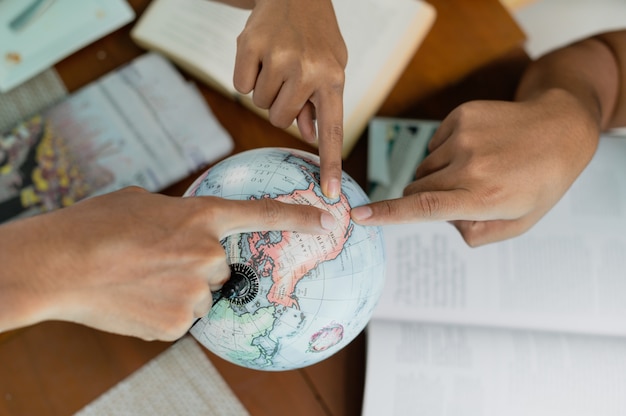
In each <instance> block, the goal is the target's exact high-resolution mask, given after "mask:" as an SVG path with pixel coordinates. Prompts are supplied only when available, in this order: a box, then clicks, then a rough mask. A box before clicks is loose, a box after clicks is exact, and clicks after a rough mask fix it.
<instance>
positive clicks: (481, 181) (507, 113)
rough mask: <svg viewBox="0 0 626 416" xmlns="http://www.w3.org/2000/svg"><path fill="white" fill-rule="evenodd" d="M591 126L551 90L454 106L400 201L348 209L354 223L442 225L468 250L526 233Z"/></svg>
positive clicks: (592, 136)
mask: <svg viewBox="0 0 626 416" xmlns="http://www.w3.org/2000/svg"><path fill="white" fill-rule="evenodd" d="M598 136H599V127H598V126H597V123H596V122H594V120H593V118H592V117H591V116H590V115H589V114H588V113H587V112H586V111H585V110H584V108H583V107H582V106H581V105H580V103H579V102H578V101H577V100H576V99H574V97H573V96H571V95H569V94H568V93H566V92H564V91H560V90H551V91H549V92H548V93H546V94H543V95H542V96H540V97H538V98H536V99H533V100H529V101H525V102H519V103H513V102H498V101H474V102H469V103H465V104H463V105H461V106H459V107H458V108H456V109H455V110H454V111H452V113H450V115H449V116H448V117H446V119H444V120H443V122H442V124H441V126H440V127H439V129H438V130H437V132H436V133H435V135H434V136H433V138H432V140H431V142H430V144H429V151H430V154H429V155H428V156H427V157H426V158H425V159H424V161H423V162H422V163H421V164H420V166H419V167H418V169H417V171H416V180H415V182H413V183H411V184H409V185H408V186H407V187H406V188H405V190H404V197H402V198H399V199H395V200H388V201H381V202H377V203H373V204H370V205H368V206H363V207H359V208H355V209H353V210H352V218H353V219H354V221H355V222H357V223H360V224H367V225H373V224H391V223H407V222H421V221H450V222H451V223H452V224H453V225H454V226H455V227H456V228H457V229H458V230H459V231H460V233H461V234H462V236H463V238H464V240H465V241H466V242H467V244H469V245H470V246H478V245H482V244H486V243H490V242H494V241H499V240H504V239H507V238H511V237H514V236H517V235H519V234H522V233H523V232H525V231H526V230H528V229H529V228H530V227H532V226H533V225H534V224H535V223H536V222H537V221H539V219H540V218H541V217H542V216H543V215H544V214H546V213H547V212H548V211H549V210H550V208H551V207H552V206H554V204H556V202H557V201H558V200H559V199H560V198H561V197H562V196H563V194H564V193H565V191H566V190H567V189H568V188H569V187H570V186H571V184H572V183H573V182H574V180H575V179H576V177H577V176H578V175H579V174H580V172H581V171H582V170H583V169H584V167H585V166H586V165H587V163H588V162H589V160H590V159H591V157H592V156H593V153H594V152H595V149H596V146H597V141H598Z"/></svg>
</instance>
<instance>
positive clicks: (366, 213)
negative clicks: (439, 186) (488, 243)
mask: <svg viewBox="0 0 626 416" xmlns="http://www.w3.org/2000/svg"><path fill="white" fill-rule="evenodd" d="M466 196H467V192H466V191H464V190H459V189H457V190H452V191H425V192H418V193H415V194H411V195H408V196H405V197H403V198H398V199H390V200H385V201H380V202H374V203H372V204H368V205H363V206H360V207H357V208H354V209H352V212H351V216H352V219H353V220H354V221H355V222H356V223H359V224H363V225H374V224H375V225H384V224H400V223H408V222H423V221H451V220H459V219H463V220H471V219H475V220H479V219H481V218H479V217H480V212H473V211H472V209H471V204H468V201H466V200H465V197H466Z"/></svg>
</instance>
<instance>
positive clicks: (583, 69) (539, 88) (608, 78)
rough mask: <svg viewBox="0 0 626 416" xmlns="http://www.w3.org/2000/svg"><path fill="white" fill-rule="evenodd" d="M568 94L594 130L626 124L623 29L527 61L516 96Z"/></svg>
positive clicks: (625, 41) (521, 98) (625, 39)
mask: <svg viewBox="0 0 626 416" xmlns="http://www.w3.org/2000/svg"><path fill="white" fill-rule="evenodd" d="M554 90H556V91H561V92H565V93H567V94H569V95H570V96H571V97H572V98H574V99H575V100H576V101H577V103H578V104H579V105H580V106H581V108H582V110H583V111H584V112H585V114H586V115H588V116H589V117H590V119H591V120H592V121H593V122H594V123H595V124H596V126H597V128H598V130H606V129H608V128H612V127H617V126H623V125H626V30H623V31H617V32H610V33H605V34H601V35H598V36H594V37H591V38H588V39H585V40H583V41H580V42H577V43H574V44H572V45H570V46H568V47H565V48H561V49H558V50H556V51H554V52H551V53H548V54H546V55H545V56H543V57H541V58H539V59H538V60H537V61H535V62H533V63H531V64H530V66H529V67H528V69H527V70H526V71H525V73H524V75H523V76H522V80H521V82H520V85H519V87H518V90H517V94H516V100H517V101H526V100H531V99H534V98H538V97H540V96H542V95H544V94H545V93H547V92H549V91H554Z"/></svg>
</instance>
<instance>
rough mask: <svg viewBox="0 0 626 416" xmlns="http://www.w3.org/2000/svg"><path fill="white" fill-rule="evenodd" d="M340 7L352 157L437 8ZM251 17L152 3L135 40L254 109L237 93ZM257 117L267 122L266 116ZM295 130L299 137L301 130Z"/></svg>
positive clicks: (343, 2)
mask: <svg viewBox="0 0 626 416" xmlns="http://www.w3.org/2000/svg"><path fill="white" fill-rule="evenodd" d="M333 6H334V9H335V14H336V16H337V22H338V24H339V28H340V30H341V33H342V36H343V38H344V41H345V43H346V47H347V49H348V64H347V67H346V70H345V78H346V83H345V87H344V120H345V122H344V150H343V156H344V157H345V156H347V154H348V153H349V151H350V150H351V149H352V147H353V146H354V144H355V143H356V141H357V139H358V138H359V137H360V135H361V133H362V132H363V130H364V129H365V127H366V126H367V123H368V121H369V119H370V118H371V117H372V116H373V115H374V113H375V112H376V110H378V108H379V107H380V105H381V104H382V101H383V100H384V98H385V97H386V96H387V94H388V93H389V91H390V90H391V88H392V87H393V85H394V83H395V82H396V81H397V79H398V77H399V76H400V75H401V73H402V71H403V70H404V68H405V67H406V65H407V64H408V62H409V60H410V59H411V58H412V57H413V55H414V54H415V51H416V50H417V47H418V46H419V44H420V43H421V41H422V40H423V38H424V37H425V35H426V33H427V32H428V30H429V29H430V27H431V25H432V23H433V21H434V19H435V9H434V8H433V7H432V6H431V5H430V4H428V3H426V2H424V1H422V0H394V1H393V2H389V1H387V0H359V1H348V0H335V1H333ZM249 13H250V12H249V11H247V10H241V9H236V8H233V7H230V6H227V5H224V4H220V3H218V2H212V1H208V0H153V1H152V3H151V4H150V7H149V8H148V9H147V10H146V12H145V13H144V14H143V16H142V17H141V18H140V19H139V22H138V23H137V24H136V25H135V27H134V28H133V30H132V32H131V35H132V37H133V39H134V40H135V41H136V42H137V43H138V44H139V45H141V46H143V47H145V48H149V49H153V50H157V51H160V52H161V53H163V54H165V55H166V56H168V57H169V58H171V59H172V60H173V61H174V62H176V63H177V64H178V65H179V66H181V67H182V68H184V69H186V70H187V71H189V72H190V73H191V74H192V75H194V76H196V77H198V78H199V79H202V80H203V81H204V82H206V83H208V84H209V85H211V86H212V87H213V88H216V89H218V90H219V91H222V92H223V93H226V94H227V95H230V96H232V97H237V98H239V99H242V102H243V103H244V104H245V105H247V106H249V107H251V108H252V109H254V107H252V106H251V105H250V100H249V97H240V96H239V94H238V93H237V92H236V90H235V89H234V86H233V71H234V65H235V56H236V47H237V45H236V39H237V36H238V35H239V34H240V33H241V31H242V29H243V28H244V26H245V22H246V20H247V18H248V16H249ZM312 18H314V17H312ZM257 113H258V114H261V115H264V116H265V117H267V115H266V113H267V112H266V111H264V110H257ZM288 131H289V132H291V133H292V134H294V135H296V136H298V135H299V131H298V129H297V128H295V126H292V128H289V130H288Z"/></svg>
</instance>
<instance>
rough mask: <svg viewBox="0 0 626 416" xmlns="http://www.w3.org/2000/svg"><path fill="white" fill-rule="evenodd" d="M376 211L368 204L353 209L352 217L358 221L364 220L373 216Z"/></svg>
mask: <svg viewBox="0 0 626 416" xmlns="http://www.w3.org/2000/svg"><path fill="white" fill-rule="evenodd" d="M373 213H374V212H373V211H372V209H371V208H370V207H368V206H362V207H356V208H354V209H352V218H354V219H355V220H357V221H363V220H366V219H368V218H369V217H371V216H372V214H373Z"/></svg>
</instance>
